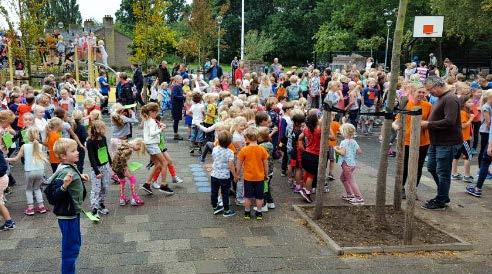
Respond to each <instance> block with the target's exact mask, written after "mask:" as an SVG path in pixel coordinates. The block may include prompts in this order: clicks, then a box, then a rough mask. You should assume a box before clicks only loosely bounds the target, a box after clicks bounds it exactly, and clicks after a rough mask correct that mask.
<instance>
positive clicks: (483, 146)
mask: <svg viewBox="0 0 492 274" xmlns="http://www.w3.org/2000/svg"><path fill="white" fill-rule="evenodd" d="M488 144H489V134H488V133H486V132H480V153H478V168H480V166H481V165H482V158H483V156H484V153H487V145H488Z"/></svg>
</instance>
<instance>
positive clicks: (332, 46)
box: [314, 24, 351, 53]
mask: <svg viewBox="0 0 492 274" xmlns="http://www.w3.org/2000/svg"><path fill="white" fill-rule="evenodd" d="M314 37H315V39H316V44H315V49H316V52H318V53H324V52H330V51H339V50H346V49H348V46H347V44H348V43H349V40H350V39H351V36H350V33H348V32H347V31H345V30H341V29H332V28H330V26H329V25H327V24H324V25H322V26H321V27H320V28H319V30H318V32H317V33H316V34H315V35H314Z"/></svg>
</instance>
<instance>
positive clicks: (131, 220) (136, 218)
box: [125, 215, 149, 224]
mask: <svg viewBox="0 0 492 274" xmlns="http://www.w3.org/2000/svg"><path fill="white" fill-rule="evenodd" d="M125 221H126V223H127V224H140V223H147V222H149V216H148V215H128V216H125Z"/></svg>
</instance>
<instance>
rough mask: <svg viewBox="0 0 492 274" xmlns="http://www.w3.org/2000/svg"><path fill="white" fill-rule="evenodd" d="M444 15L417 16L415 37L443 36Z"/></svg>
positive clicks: (414, 30) (414, 28)
mask: <svg viewBox="0 0 492 274" xmlns="http://www.w3.org/2000/svg"><path fill="white" fill-rule="evenodd" d="M443 29H444V16H415V22H414V24H413V37H415V38H421V37H442V31H443Z"/></svg>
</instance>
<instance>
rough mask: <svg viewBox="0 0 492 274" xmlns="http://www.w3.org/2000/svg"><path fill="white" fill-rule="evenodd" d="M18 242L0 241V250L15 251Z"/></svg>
mask: <svg viewBox="0 0 492 274" xmlns="http://www.w3.org/2000/svg"><path fill="white" fill-rule="evenodd" d="M18 244H19V240H0V250H8V249H15V248H16V247H17V245H18Z"/></svg>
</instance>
